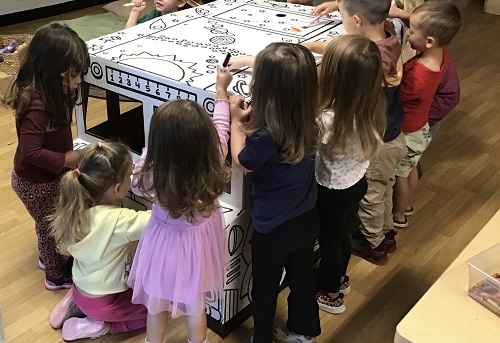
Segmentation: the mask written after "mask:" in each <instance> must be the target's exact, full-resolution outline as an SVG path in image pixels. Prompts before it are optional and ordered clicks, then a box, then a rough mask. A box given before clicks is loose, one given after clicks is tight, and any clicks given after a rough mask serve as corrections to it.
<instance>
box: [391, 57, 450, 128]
mask: <svg viewBox="0 0 500 343" xmlns="http://www.w3.org/2000/svg"><path fill="white" fill-rule="evenodd" d="M419 57H420V55H417V56H415V57H413V58H412V59H410V60H409V61H408V62H406V63H405V64H404V66H403V78H402V80H401V96H402V98H403V107H404V110H405V120H404V121H403V125H402V126H401V130H402V131H403V132H404V133H410V132H415V131H418V130H420V129H421V128H423V127H424V126H425V124H426V123H427V121H428V118H429V110H430V108H431V104H432V100H433V99H434V94H436V91H437V88H438V86H439V83H440V82H441V79H442V77H443V73H444V70H445V67H446V66H447V65H448V64H449V56H448V53H447V52H446V50H443V63H442V64H441V69H440V70H439V71H432V70H430V69H429V68H427V67H426V66H424V65H423V64H421V63H419V62H418V61H417V60H418V58H419Z"/></svg>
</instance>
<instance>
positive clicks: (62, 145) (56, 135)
mask: <svg viewBox="0 0 500 343" xmlns="http://www.w3.org/2000/svg"><path fill="white" fill-rule="evenodd" d="M16 131H17V140H18V145H17V150H16V154H15V155H14V171H15V172H16V174H17V176H19V177H20V178H21V179H23V180H26V181H29V182H34V183H44V182H49V181H52V180H54V179H56V178H57V177H58V176H60V175H61V174H62V173H63V172H64V171H65V168H64V161H65V157H64V153H65V152H67V151H70V150H73V137H72V134H71V127H70V124H69V123H68V124H67V125H63V126H61V127H57V128H56V127H52V126H51V122H50V119H49V116H48V113H47V111H45V109H44V107H43V104H42V101H41V99H40V98H33V99H32V100H31V104H30V107H29V108H28V111H27V112H26V113H25V114H24V116H23V118H22V119H21V120H16Z"/></svg>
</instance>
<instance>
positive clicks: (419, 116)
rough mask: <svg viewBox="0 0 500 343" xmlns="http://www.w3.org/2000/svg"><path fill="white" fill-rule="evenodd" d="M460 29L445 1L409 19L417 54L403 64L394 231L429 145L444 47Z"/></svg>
mask: <svg viewBox="0 0 500 343" xmlns="http://www.w3.org/2000/svg"><path fill="white" fill-rule="evenodd" d="M459 28H460V12H459V11H458V8H457V7H456V6H455V5H454V4H453V3H451V2H448V1H435V0H433V1H428V2H425V3H424V4H422V5H421V6H419V7H417V8H416V9H415V10H414V11H413V13H412V14H411V16H410V28H409V32H408V41H409V42H410V45H411V47H412V48H413V49H415V50H417V51H419V52H420V53H419V54H417V55H416V56H415V57H414V58H412V59H410V60H409V61H408V62H406V63H405V64H404V67H403V78H402V80H401V93H402V97H403V106H404V110H405V114H406V116H405V120H404V121H403V125H402V127H401V129H402V131H403V133H404V134H405V140H406V147H407V148H408V152H407V154H406V156H405V157H403V159H402V160H401V161H400V162H399V163H398V165H397V167H396V184H395V185H394V205H393V206H394V207H393V212H392V213H393V218H394V227H400V228H401V227H406V226H407V225H408V219H407V218H406V216H405V212H406V213H410V212H411V210H412V209H411V207H410V201H411V199H412V197H413V195H414V194H415V190H416V187H417V183H418V173H417V169H416V165H417V163H418V161H419V159H420V157H421V156H422V153H423V152H424V150H425V149H426V148H427V146H428V145H429V143H430V140H431V136H430V133H429V124H428V117H429V110H430V108H431V104H432V102H433V98H434V95H435V94H436V91H437V89H438V86H439V84H440V82H441V79H442V77H443V74H444V72H445V68H446V66H448V64H449V61H450V59H449V56H448V53H447V51H446V50H445V49H444V46H445V45H446V44H448V43H449V42H450V41H451V40H452V39H453V37H454V36H455V34H456V33H457V31H458V29H459Z"/></svg>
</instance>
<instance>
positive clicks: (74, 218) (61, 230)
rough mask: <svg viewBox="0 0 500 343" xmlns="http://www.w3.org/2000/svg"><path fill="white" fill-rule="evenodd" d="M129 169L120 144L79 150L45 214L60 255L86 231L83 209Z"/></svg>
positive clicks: (89, 146)
mask: <svg viewBox="0 0 500 343" xmlns="http://www.w3.org/2000/svg"><path fill="white" fill-rule="evenodd" d="M131 170H132V159H131V157H130V153H129V149H128V148H127V146H126V145H124V144H121V143H113V142H108V143H99V144H90V145H88V146H87V147H85V148H84V149H83V150H82V151H81V153H80V156H79V157H78V167H77V168H76V169H75V170H72V171H69V172H67V173H66V174H64V176H63V177H62V179H61V183H60V195H59V199H58V200H57V203H56V210H55V213H54V214H53V215H51V216H49V220H50V230H51V233H52V235H53V236H54V239H55V241H56V245H57V247H58V249H59V251H60V252H61V253H62V254H68V250H67V248H68V246H71V245H73V244H75V243H78V242H79V241H81V240H82V239H84V238H85V237H86V236H87V235H88V234H89V231H88V230H89V228H88V219H89V218H88V217H87V215H86V211H85V210H87V209H89V208H91V207H93V206H95V205H96V203H97V202H98V201H99V200H100V199H101V198H102V196H103V195H104V193H106V191H107V190H108V189H109V188H110V187H113V186H114V185H116V184H118V183H120V182H122V181H123V180H124V178H125V176H126V175H127V173H130V172H131Z"/></svg>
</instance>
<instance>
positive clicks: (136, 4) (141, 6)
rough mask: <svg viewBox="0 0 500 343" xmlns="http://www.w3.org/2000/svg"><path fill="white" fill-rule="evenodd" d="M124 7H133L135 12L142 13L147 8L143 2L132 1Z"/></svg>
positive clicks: (138, 0)
mask: <svg viewBox="0 0 500 343" xmlns="http://www.w3.org/2000/svg"><path fill="white" fill-rule="evenodd" d="M122 6H123V7H132V11H133V12H142V10H144V9H145V8H146V3H145V2H144V1H142V0H132V1H131V2H127V3H125V4H123V5H122Z"/></svg>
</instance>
